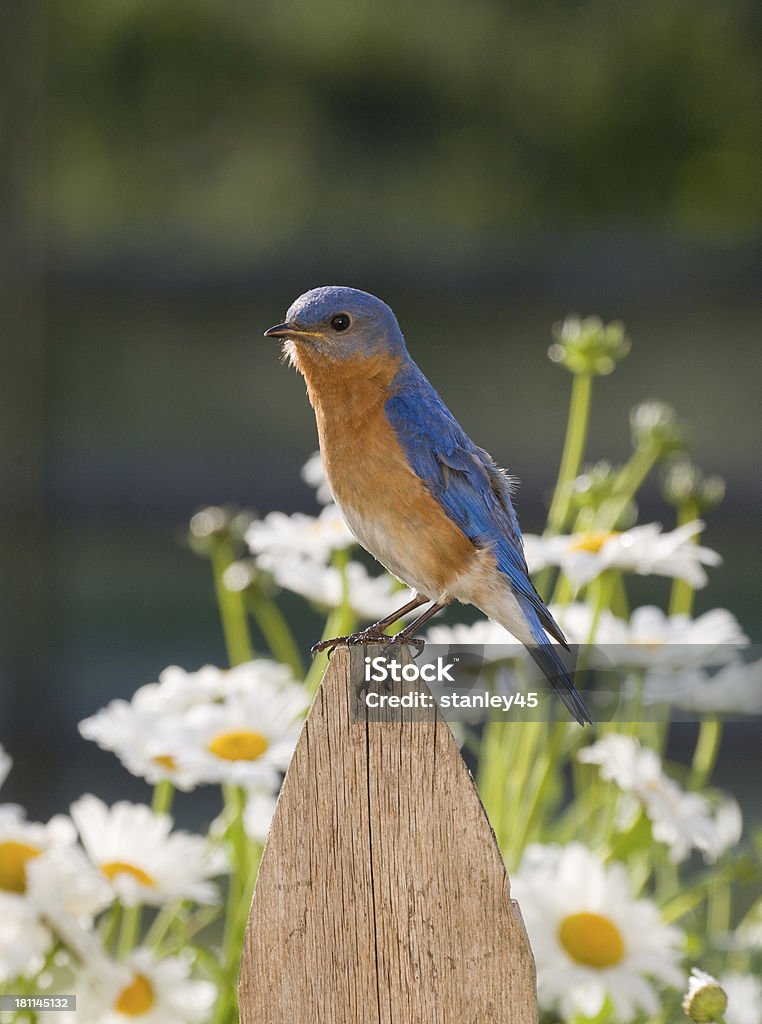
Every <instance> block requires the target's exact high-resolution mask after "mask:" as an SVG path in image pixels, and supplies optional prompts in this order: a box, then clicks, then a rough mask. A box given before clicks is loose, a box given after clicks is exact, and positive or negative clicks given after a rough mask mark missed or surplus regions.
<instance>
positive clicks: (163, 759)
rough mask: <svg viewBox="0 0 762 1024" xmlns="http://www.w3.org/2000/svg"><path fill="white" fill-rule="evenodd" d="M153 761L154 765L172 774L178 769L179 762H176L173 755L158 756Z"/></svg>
mask: <svg viewBox="0 0 762 1024" xmlns="http://www.w3.org/2000/svg"><path fill="white" fill-rule="evenodd" d="M151 760H152V761H153V763H154V764H158V765H159V767H160V768H168V769H169V771H171V772H173V771H174V770H175V768H177V761H175V759H174V757H172V755H171V754H157V756H156V757H154V758H152V759H151Z"/></svg>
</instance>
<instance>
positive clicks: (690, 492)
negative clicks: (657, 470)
mask: <svg viewBox="0 0 762 1024" xmlns="http://www.w3.org/2000/svg"><path fill="white" fill-rule="evenodd" d="M662 494H663V495H664V499H665V501H667V502H669V504H670V505H675V506H678V507H679V506H680V505H685V504H687V503H688V502H691V503H692V504H694V505H696V506H697V508H698V511H700V512H704V511H706V510H707V509H711V508H714V507H715V505H719V503H720V502H721V501H722V499H723V498H724V497H725V481H724V480H723V479H722V477H721V476H717V475H713V476H705V475H704V474H703V472H702V471H701V470H700V469H699V467H698V466H697V465H696V464H695V463H694V462H692V461H691V459H690V458H689V457H688V456H687V455H685V456H682V457H680V458H677V459H674V460H673V461H672V462H670V463H669V465H668V466H667V467H666V469H665V470H664V476H663V479H662Z"/></svg>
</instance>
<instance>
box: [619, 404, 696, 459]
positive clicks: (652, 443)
mask: <svg viewBox="0 0 762 1024" xmlns="http://www.w3.org/2000/svg"><path fill="white" fill-rule="evenodd" d="M630 431H631V434H632V444H633V447H635V448H637V449H639V450H640V451H648V450H649V449H650V450H654V451H655V453H656V454H657V455H658V456H659V457H660V458H661V457H663V456H664V455H668V454H669V453H670V452H674V451H678V450H679V449H680V448H682V447H683V444H684V439H683V432H682V430H681V428H680V424H679V423H678V421H677V414H676V413H675V410H674V409H673V408H672V406H671V405H667V403H666V402H657V401H654V400H653V399H649V400H648V401H646V402H641V403H640V405H636V406H634V407H633V408H632V410H631V412H630Z"/></svg>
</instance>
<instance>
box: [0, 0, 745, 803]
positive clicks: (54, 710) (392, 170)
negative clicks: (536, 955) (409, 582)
mask: <svg viewBox="0 0 762 1024" xmlns="http://www.w3.org/2000/svg"><path fill="white" fill-rule="evenodd" d="M3 23H4V30H3V33H2V37H1V38H0V68H2V71H0V75H2V95H1V96H0V146H1V147H2V149H1V150H0V296H1V300H2V335H1V340H0V344H2V352H3V373H2V378H3V385H4V387H3V393H2V396H0V397H1V399H2V400H1V402H0V517H1V523H0V525H1V531H0V555H1V556H2V563H1V565H2V568H1V572H0V576H1V577H2V580H1V585H2V597H3V605H2V617H1V622H0V627H1V629H2V648H1V652H0V658H2V661H1V662H0V673H2V678H1V680H0V685H1V687H2V709H1V711H0V740H1V741H2V742H3V743H4V744H5V745H6V746H7V748H8V749H9V750H10V752H11V753H12V754H13V756H14V758H15V759H16V770H15V772H14V774H13V775H12V776H11V780H10V782H9V783H8V784H6V789H5V790H4V794H3V795H4V797H5V798H6V799H13V798H15V799H18V800H19V801H22V802H25V803H26V804H27V805H28V806H29V807H30V813H31V814H32V815H34V816H46V815H48V814H50V813H52V812H53V811H54V810H60V809H64V807H65V806H66V803H67V802H68V801H69V800H70V799H71V798H73V797H74V796H76V795H77V794H78V793H79V792H80V791H81V790H82V789H84V788H90V789H95V790H96V791H97V792H99V793H100V794H101V795H104V796H107V797H112V798H113V797H114V796H116V795H121V794H131V795H133V796H135V795H142V794H143V793H144V789H143V788H142V787H141V786H140V785H139V784H137V783H132V784H131V783H130V780H129V778H128V777H127V775H126V773H124V772H123V771H122V770H121V769H120V767H119V766H118V764H117V763H116V761H115V760H114V759H113V758H111V756H110V755H107V754H103V753H101V752H99V751H98V750H97V749H96V748H95V747H93V746H92V745H90V744H86V743H85V742H84V741H82V740H80V739H79V737H78V734H77V733H76V729H75V724H76V722H77V721H78V720H79V719H80V718H82V717H83V716H85V715H86V714H89V713H92V712H93V711H94V710H95V709H96V708H98V707H99V706H101V705H102V704H104V703H105V702H106V701H107V700H109V699H110V698H112V697H114V696H118V695H121V696H129V694H131V693H132V692H133V690H134V689H135V688H136V687H137V686H138V685H140V684H142V683H144V682H148V681H150V680H152V679H154V678H155V677H156V675H157V673H158V671H160V670H161V668H163V667H164V666H165V665H167V664H169V663H179V664H181V665H183V666H184V667H187V668H196V667H198V666H199V665H201V664H203V663H204V662H207V661H213V662H216V663H218V664H221V663H223V661H224V651H223V647H222V642H221V637H220V633H219V629H218V624H217V620H216V612H215V607H214V605H213V601H212V591H211V588H210V581H209V577H208V571H207V567H206V566H205V565H204V564H203V563H201V562H199V561H198V560H197V558H196V557H195V556H194V555H192V554H191V553H190V552H189V551H188V550H187V548H186V547H184V546H183V544H182V543H181V540H182V536H183V531H184V524H185V523H186V522H187V520H188V518H189V515H190V514H191V512H192V511H193V510H194V509H195V508H197V507H198V506H199V505H201V504H206V503H212V502H236V503H239V504H247V505H251V506H253V507H255V508H257V509H258V510H259V511H261V512H265V511H268V510H270V509H272V508H281V509H285V510H288V511H291V510H296V509H303V510H310V509H311V508H312V498H311V495H310V493H309V490H308V489H307V488H306V487H305V486H304V485H303V484H302V483H301V481H300V480H299V476H298V470H299V467H300V466H301V464H302V463H303V461H304V460H305V458H306V457H307V456H308V455H309V454H310V452H311V451H312V450H313V449H314V447H315V434H314V426H313V421H312V415H311V411H310V410H309V407H308V405H307V402H306V399H305V397H304V393H303V392H304V389H303V385H302V383H301V381H299V380H298V379H297V377H296V376H295V375H294V374H293V373H291V372H290V371H288V370H287V369H285V368H284V367H282V366H280V365H279V362H278V357H277V349H276V348H275V347H274V346H273V344H272V343H271V342H268V341H266V340H264V339H263V338H262V337H261V334H262V331H263V330H264V328H266V327H268V326H269V325H270V324H272V323H275V322H277V321H279V320H280V319H282V316H283V313H284V311H285V309H286V307H287V306H288V305H289V304H290V302H291V301H292V300H293V299H294V298H295V297H296V295H298V294H299V293H300V292H302V291H304V290H306V289H307V288H310V287H314V286H316V285H320V284H327V283H341V284H351V285H354V286H357V287H361V288H364V289H366V290H369V291H372V292H375V293H377V294H379V295H381V296H382V297H383V298H385V299H386V300H387V301H389V303H390V304H391V305H392V306H393V307H394V309H395V310H396V312H397V313H398V316H399V318H400V321H401V323H402V326H403V329H404V330H405V332H406V335H407V338H408V342H409V345H410V347H411V349H412V351H413V354H414V355H415V356H416V358H418V360H419V362H420V363H421V364H422V365H423V367H424V369H425V371H426V372H427V374H428V375H429V376H430V378H431V379H432V381H433V382H434V383H435V385H436V386H437V387H438V388H439V390H440V391H441V392H442V394H443V395H444V397H445V399H446V401H447V402H448V404H449V405H450V406H451V408H452V409H453V410H454V411H455V413H456V414H457V415H458V417H459V418H460V419H461V422H462V423H463V424H464V425H465V426H466V428H467V429H468V430H469V431H470V432H471V433H472V434H473V435H475V436H476V439H477V440H478V441H479V443H481V444H482V445H484V446H485V447H487V448H488V449H489V450H490V451H492V452H493V454H494V455H495V457H496V458H498V460H499V461H500V462H502V463H503V464H504V465H507V466H509V467H510V469H511V470H512V472H514V473H515V474H516V475H517V476H519V477H520V479H521V481H522V486H521V490H520V493H519V511H520V515H521V520H522V524H523V526H524V528H525V529H527V530H535V531H536V530H539V529H541V527H542V523H543V516H544V513H545V508H546V503H547V499H548V496H549V491H550V489H551V487H552V484H553V481H554V479H555V474H556V471H557V466H558V459H559V455H560V445H561V441H562V437H563V431H564V424H565V417H566V407H567V399H568V390H569V383H570V380H569V377H568V375H567V374H566V373H565V371H563V370H562V369H560V368H558V367H556V366H553V365H551V364H550V363H549V362H548V360H547V359H546V356H545V352H546V349H547V346H548V343H549V342H550V340H551V337H550V327H551V325H552V323H553V322H554V321H556V320H558V319H559V318H562V317H563V316H564V315H565V314H566V313H568V312H570V311H577V312H579V313H580V314H588V313H598V314H600V315H601V316H603V317H604V318H607V319H610V318H615V317H616V318H621V319H623V320H624V321H625V323H626V325H627V328H628V331H629V333H630V335H631V337H632V339H633V350H632V353H631V354H630V356H629V357H628V358H627V360H626V361H625V362H624V363H623V364H622V365H621V367H620V368H619V369H618V370H617V372H616V373H615V375H614V376H613V377H612V378H609V379H606V380H604V381H601V382H600V383H599V384H598V385H597V386H596V390H595V396H594V413H593V424H592V438H591V445H590V455H591V456H592V457H600V456H603V455H608V456H611V457H613V458H615V459H623V458H625V457H626V455H627V452H628V444H629V439H628V428H627V410H628V409H629V407H630V406H631V405H632V404H633V403H634V402H636V401H638V400H640V399H642V398H645V397H650V396H653V397H660V398H663V399H666V400H668V401H672V402H674V404H675V405H676V406H677V408H678V410H679V412H680V414H681V416H682V417H684V419H685V420H686V422H687V423H688V424H689V425H690V436H691V442H692V448H693V451H694V453H695V455H696V458H697V460H698V461H699V463H700V464H701V465H703V466H704V467H705V468H706V469H707V470H708V471H712V472H719V473H721V474H722V475H723V476H724V477H725V478H726V480H727V485H728V494H727V498H726V500H725V502H724V504H723V505H722V506H721V507H720V508H719V509H718V510H717V511H716V512H715V513H713V514H712V516H711V521H710V525H709V528H708V530H707V532H706V534H705V542H706V543H708V544H709V545H710V546H713V547H716V548H717V549H718V550H720V551H721V552H722V553H723V555H724V557H725V563H724V566H723V567H722V568H721V569H719V570H716V571H714V572H713V573H712V582H711V586H710V587H709V588H708V589H707V590H706V591H704V592H702V593H701V594H700V595H699V598H698V609H699V610H702V609H706V608H710V607H715V606H726V607H729V608H731V609H732V610H733V611H735V612H736V614H737V615H738V616H739V618H740V619H741V622H742V624H743V626H744V627H745V628H746V630H747V632H749V633H750V634H751V635H752V636H753V637H754V638H755V639H760V636H759V629H758V591H757V581H758V561H759V534H758V528H757V524H758V521H759V508H760V498H761V495H760V483H759V480H760V471H759V466H760V458H759V452H760V430H759V414H758V409H759V369H760V358H759V350H760V326H761V323H762V318H761V317H760V306H759V294H760V284H761V283H762V281H761V280H760V278H761V277H762V275H761V274H760V266H761V259H762V189H761V188H760V182H761V181H762V132H761V131H760V111H761V110H762V103H761V100H762V76H761V73H760V68H762V47H760V39H761V37H762V9H761V8H760V6H759V5H758V4H757V3H755V2H753V0H749V2H744V0H726V2H724V3H722V4H717V3H716V2H715V0H712V2H705V0H646V2H642V3H637V4H633V3H630V2H625V0H619V2H617V0H580V2H564V3H559V2H547V3H541V4H540V3H536V2H535V0H532V2H529V0H510V2H499V0H475V2H469V3H465V2H460V3H455V2H452V0H451V2H441V0H440V2H437V3H417V4H410V3H408V2H402V0H387V2H385V3H384V4H380V3H379V4H375V5H371V4H366V3H339V2H327V0H320V2H313V3H307V2H304V3H290V2H279V3H276V2H274V0H273V2H261V3H251V2H249V3H243V2H235V0H234V2H231V3H227V4H222V5H220V4H218V3H213V2H211V0H182V2H180V0H162V2H161V3H156V2H155V0H151V2H148V0H107V2H104V0H82V2H78V3H71V2H69V0H51V2H50V3H47V4H40V3H36V2H29V3H27V4H23V5H22V4H5V5H3ZM642 515H643V517H644V518H657V519H660V520H661V521H663V522H664V523H665V526H667V527H669V526H671V525H672V521H673V520H672V510H671V509H669V508H668V507H665V506H664V505H663V503H662V502H661V499H660V497H659V491H658V485H657V482H656V481H652V482H651V483H650V484H649V486H648V488H647V489H646V492H645V495H644V498H643V501H642ZM666 593H667V586H666V584H664V583H663V581H662V582H658V581H647V582H646V583H640V584H639V587H638V595H639V596H640V597H642V598H643V599H655V600H658V601H660V602H662V603H663V602H664V601H665V599H666ZM297 607H298V605H297V604H296V603H295V602H294V603H293V604H292V605H290V606H289V608H290V610H291V611H293V612H296V609H297ZM296 622H297V628H298V630H299V633H300V637H301V639H302V640H303V642H304V643H307V642H308V641H309V640H310V639H312V637H313V635H314V630H315V620H313V619H310V618H309V617H307V616H305V615H304V614H303V613H299V615H297V619H296ZM739 735H740V736H741V740H742V739H743V736H744V735H747V736H748V741H744V742H741V741H740V740H739V743H738V744H737V745H736V746H735V748H734V751H735V752H734V756H733V757H731V758H726V760H725V761H724V762H723V767H722V771H723V775H722V776H721V778H722V781H724V782H726V783H729V784H732V781H733V780H732V776H733V775H734V774H736V773H737V774H739V775H746V776H748V772H749V769H750V766H751V765H752V758H753V745H752V739H753V737H752V734H751V733H748V734H747V733H741V734H739ZM756 742H758V734H757V741H756ZM745 759H748V763H747V761H746V760H745ZM93 780H96V781H93Z"/></svg>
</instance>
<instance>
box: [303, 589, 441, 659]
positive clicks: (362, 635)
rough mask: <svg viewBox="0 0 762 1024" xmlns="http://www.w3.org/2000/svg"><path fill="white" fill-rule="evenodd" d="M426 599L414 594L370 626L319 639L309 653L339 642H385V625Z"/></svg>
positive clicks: (327, 648)
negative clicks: (345, 634) (330, 637)
mask: <svg viewBox="0 0 762 1024" xmlns="http://www.w3.org/2000/svg"><path fill="white" fill-rule="evenodd" d="M428 600H429V599H428V597H421V596H420V595H418V594H416V596H415V597H414V598H413V599H412V601H408V603H407V604H405V605H403V606H402V607H401V608H398V609H397V610H396V611H395V612H392V613H391V615H385V616H384V618H383V619H379V620H378V622H374V623H373V624H372V625H371V626H366V628H365V629H363V630H360V631H359V632H357V633H350V634H349V635H348V636H335V637H333V638H332V639H331V640H321V641H320V642H319V643H316V644H314V645H313V647H312V648H311V649H310V654H318V653H319V652H320V651H327V650H330V651H333V649H334V647H338V646H339V644H353V645H354V644H367V643H387V642H388V640H389V637H388V636H386V635H385V633H384V630H385V629H386V627H387V626H391V624H392V623H393V622H396V621H397V619H401V618H402V616H403V615H407V613H408V612H412V611H413V610H414V609H415V608H420V607H421V605H422V604H426V602H427V601H428ZM417 621H418V620H417V619H416V622H417Z"/></svg>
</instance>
